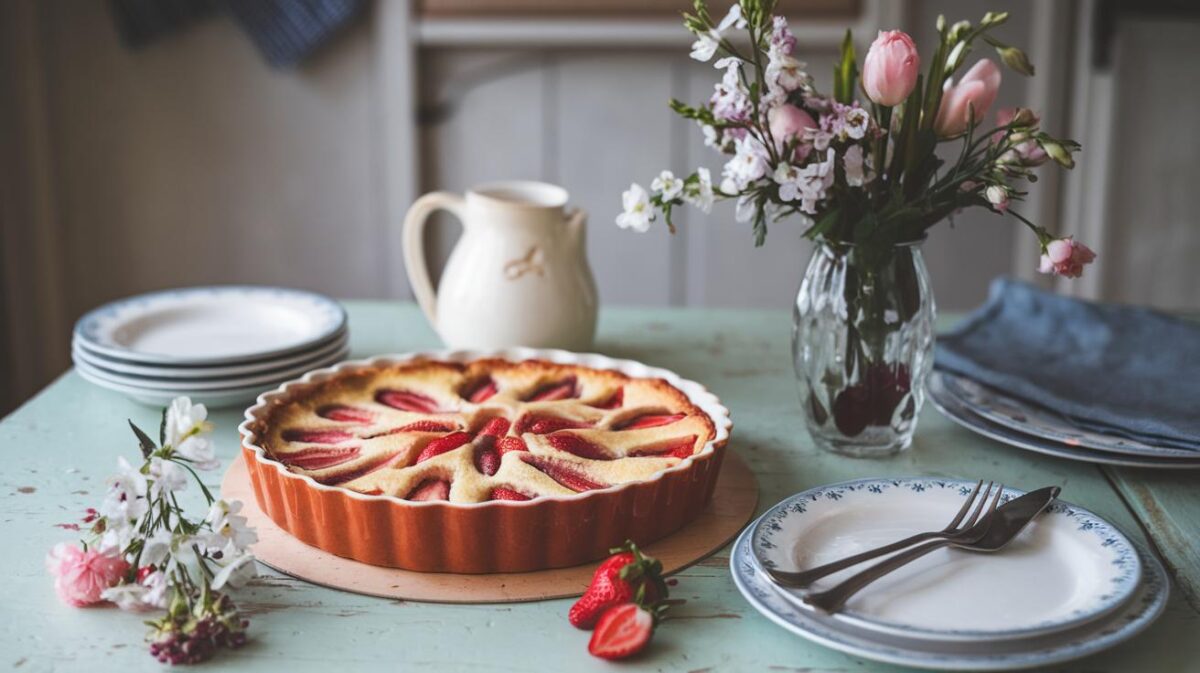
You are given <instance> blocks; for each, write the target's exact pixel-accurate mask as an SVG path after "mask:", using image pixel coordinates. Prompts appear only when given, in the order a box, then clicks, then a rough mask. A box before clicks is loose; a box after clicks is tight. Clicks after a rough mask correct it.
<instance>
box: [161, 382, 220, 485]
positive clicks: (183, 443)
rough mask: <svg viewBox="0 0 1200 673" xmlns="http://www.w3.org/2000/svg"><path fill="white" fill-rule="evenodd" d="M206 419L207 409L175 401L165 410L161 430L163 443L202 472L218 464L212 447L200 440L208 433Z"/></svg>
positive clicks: (182, 401)
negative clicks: (165, 414) (164, 418)
mask: <svg viewBox="0 0 1200 673" xmlns="http://www.w3.org/2000/svg"><path fill="white" fill-rule="evenodd" d="M207 419H208V409H207V408H206V407H205V406H204V405H203V404H192V401H191V399H189V398H187V397H176V398H175V399H174V400H171V406H170V407H168V408H167V416H166V424H165V426H164V428H163V430H164V435H165V441H166V443H167V444H168V445H169V446H170V447H171V448H172V449H174V451H175V453H176V454H178V455H179V456H180V457H182V458H186V459H187V460H189V461H191V462H193V463H195V464H196V467H198V468H200V469H202V470H211V469H215V468H216V467H217V466H218V465H219V464H220V463H219V462H218V461H217V459H216V457H215V456H214V455H213V448H212V443H211V442H210V441H209V440H208V438H207V437H204V436H203V435H204V434H206V433H208V432H209V431H210V430H211V429H212V426H211V424H210V423H208V420H207Z"/></svg>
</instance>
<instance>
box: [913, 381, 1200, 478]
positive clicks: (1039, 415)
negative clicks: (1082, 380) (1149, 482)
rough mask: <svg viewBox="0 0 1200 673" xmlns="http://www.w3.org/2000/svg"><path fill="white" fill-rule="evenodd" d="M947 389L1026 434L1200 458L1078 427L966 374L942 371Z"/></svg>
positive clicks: (1185, 451)
mask: <svg viewBox="0 0 1200 673" xmlns="http://www.w3.org/2000/svg"><path fill="white" fill-rule="evenodd" d="M937 375H938V376H939V377H940V378H941V381H942V384H943V385H944V386H945V388H946V392H947V393H949V394H950V395H953V396H955V397H957V398H958V399H959V400H960V401H961V402H962V403H963V404H965V405H966V406H967V407H968V408H969V409H970V410H971V411H972V412H973V413H974V414H975V415H977V416H981V417H983V418H985V419H987V420H989V421H991V422H992V423H995V424H997V425H1003V426H1005V427H1007V428H1009V429H1012V430H1015V431H1016V432H1019V433H1021V434H1024V435H1032V436H1034V437H1039V438H1041V439H1046V440H1049V441H1052V442H1061V443H1063V444H1066V445H1068V446H1077V447H1080V448H1084V449H1094V450H1097V451H1111V452H1114V453H1123V454H1129V455H1135V456H1145V457H1150V458H1187V459H1192V460H1200V451H1196V450H1194V449H1182V448H1178V447H1171V446H1157V445H1153V444H1147V443H1145V442H1141V441H1138V440H1136V439H1129V438H1126V437H1121V436H1118V435H1113V434H1104V433H1101V432H1096V431H1093V430H1089V429H1087V428H1083V427H1079V426H1077V425H1075V424H1073V423H1071V422H1070V421H1069V420H1067V419H1066V418H1065V417H1063V416H1061V415H1058V414H1055V413H1054V412H1052V411H1049V410H1047V409H1043V408H1041V407H1039V406H1037V405H1036V404H1030V403H1028V402H1024V401H1022V400H1020V399H1017V398H1015V397H1010V396H1008V395H1005V394H1004V393H1003V392H1001V391H999V390H995V389H993V388H989V387H987V386H985V385H983V384H981V383H978V382H976V381H973V380H971V379H969V378H967V377H965V376H958V375H957V374H953V373H951V372H947V371H939V372H938V373H937Z"/></svg>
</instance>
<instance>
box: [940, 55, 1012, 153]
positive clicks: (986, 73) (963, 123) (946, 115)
mask: <svg viewBox="0 0 1200 673" xmlns="http://www.w3.org/2000/svg"><path fill="white" fill-rule="evenodd" d="M999 89H1000V68H998V67H996V64H995V63H993V62H992V61H991V60H990V59H986V58H985V59H983V60H982V61H980V62H978V63H976V64H975V65H974V66H972V67H971V69H970V70H968V71H967V74H965V75H963V76H962V79H961V80H959V81H958V83H957V84H954V83H953V82H952V81H951V80H947V81H946V88H945V90H944V91H943V92H942V104H941V106H940V107H939V108H938V114H937V120H936V121H934V124H933V127H934V131H936V132H937V134H938V135H939V136H941V137H943V138H950V137H953V136H956V135H959V134H960V133H963V132H964V131H966V130H967V125H968V124H969V123H970V122H971V120H972V119H973V120H974V121H975V123H976V124H978V123H979V121H980V120H982V119H983V118H984V115H986V114H987V111H988V108H990V107H991V106H992V103H993V102H994V101H995V100H996V91H997V90H999Z"/></svg>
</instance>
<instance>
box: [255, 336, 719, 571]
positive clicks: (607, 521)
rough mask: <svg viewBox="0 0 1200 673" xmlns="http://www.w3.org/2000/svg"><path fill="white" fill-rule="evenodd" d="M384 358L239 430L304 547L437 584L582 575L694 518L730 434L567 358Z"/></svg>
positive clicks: (285, 398)
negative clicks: (439, 579) (513, 575)
mask: <svg viewBox="0 0 1200 673" xmlns="http://www.w3.org/2000/svg"><path fill="white" fill-rule="evenodd" d="M528 353H534V354H536V353H544V354H546V355H547V356H548V357H549V358H552V359H553V361H552V360H551V359H547V358H541V357H520V356H512V354H508V356H507V357H506V356H505V354H504V353H501V354H498V355H493V356H479V357H471V356H470V355H469V354H464V353H461V352H459V353H450V354H441V355H439V354H431V355H424V356H421V355H418V356H410V357H399V358H386V357H385V358H375V359H373V360H370V361H366V362H352V363H346V364H343V365H339V366H337V367H334V368H332V369H327V370H319V371H316V372H312V373H310V374H308V375H307V376H305V377H304V378H303V379H301V380H300V381H297V382H294V383H289V384H285V385H284V386H282V387H281V388H280V389H279V390H277V391H274V392H272V393H267V394H266V395H264V396H263V397H261V398H260V399H259V404H257V405H255V406H254V407H251V408H250V409H249V410H248V411H247V412H246V417H247V420H246V422H245V423H243V424H242V426H241V427H240V428H239V429H240V431H241V433H242V445H243V455H244V458H245V461H246V464H247V466H248V468H249V472H250V478H251V482H252V484H253V486H254V492H255V497H256V499H257V500H258V504H259V507H260V508H261V509H262V510H263V511H264V512H265V513H266V514H267V515H268V516H270V517H271V519H272V520H273V521H274V522H275V523H277V524H279V525H280V526H281V527H282V528H283V529H285V530H287V531H288V532H290V533H291V534H292V535H294V536H296V537H297V538H299V539H300V540H302V541H304V542H305V543H307V544H310V545H312V546H315V547H318V548H320V549H323V550H325V551H328V552H331V553H334V554H337V555H339V556H344V557H347V558H351V559H355V560H358V561H362V562H364V563H370V564H373V565H383V566H391V567H397V568H403V569H407V570H417V571H426V572H453V573H487V572H520V571H528V570H538V569H544V568H555V567H564V566H571V565H577V564H580V563H585V562H588V561H591V560H594V559H597V558H601V557H603V556H605V554H606V553H607V550H608V549H609V548H610V547H612V546H615V545H617V544H620V543H621V542H623V541H624V540H625V539H627V538H630V539H633V540H636V541H637V542H639V543H642V544H645V543H649V542H650V541H652V540H655V539H658V538H660V537H662V536H664V535H667V534H669V533H671V532H673V531H675V530H677V529H678V528H680V527H681V526H683V525H684V524H685V523H687V522H688V521H690V520H691V519H692V518H694V517H695V516H696V515H697V514H699V513H700V511H701V510H702V509H703V508H704V507H705V505H706V504H707V503H708V500H709V499H710V498H711V495H712V491H713V488H714V486H715V485H716V478H717V474H718V471H719V469H720V465H721V458H722V455H723V452H724V446H725V443H726V441H727V440H728V436H729V429H730V427H731V424H730V422H729V417H728V411H727V410H725V408H724V407H722V406H720V404H719V402H718V401H717V399H716V397H714V396H713V395H712V394H711V393H709V392H708V391H706V390H704V389H703V387H701V386H700V385H699V384H696V383H694V382H690V381H685V380H683V379H680V378H679V377H677V376H675V375H674V374H672V373H670V372H667V371H665V370H655V369H652V368H649V367H646V366H645V365H641V364H639V363H634V362H630V361H625V360H611V359H609V358H605V357H603V356H596V355H587V356H577V355H574V354H570V353H565V352H563V351H544V352H539V351H522V352H521V354H522V355H525V354H528Z"/></svg>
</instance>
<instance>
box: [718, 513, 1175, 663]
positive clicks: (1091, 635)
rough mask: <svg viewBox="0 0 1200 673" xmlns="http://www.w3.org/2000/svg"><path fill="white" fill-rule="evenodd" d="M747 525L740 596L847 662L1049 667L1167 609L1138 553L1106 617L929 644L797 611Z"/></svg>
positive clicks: (1162, 590)
mask: <svg viewBox="0 0 1200 673" xmlns="http://www.w3.org/2000/svg"><path fill="white" fill-rule="evenodd" d="M755 525H756V524H752V525H751V526H750V527H748V528H747V529H746V530H745V531H743V532H742V535H741V536H740V537H739V538H738V540H737V542H735V543H734V547H733V554H732V556H731V557H730V559H729V566H730V571H731V572H732V574H733V581H734V584H735V585H736V586H737V589H738V591H739V592H741V594H742V596H744V597H745V598H746V600H747V601H748V602H749V603H750V605H751V606H753V607H754V609H756V610H758V611H759V612H760V613H762V614H763V616H765V617H766V618H767V619H769V620H771V621H773V622H775V623H776V624H778V625H779V626H781V627H783V628H785V629H787V630H788V631H791V632H792V633H795V634H797V635H800V636H802V637H804V638H806V639H808V640H811V641H813V642H815V643H818V644H820V645H823V646H825V647H829V648H832V649H835V650H839V651H841V652H846V653H848V654H850V655H852V656H855V657H860V658H863V659H868V660H872V661H881V662H887V663H892V664H899V665H902V666H913V667H917V668H925V669H936V670H951V671H1002V670H1015V669H1021V668H1032V667H1035V666H1049V665H1052V664H1058V663H1062V662H1065V661H1072V660H1074V659H1079V658H1082V657H1086V656H1088V655H1091V654H1095V653H1097V652H1100V651H1102V650H1105V649H1108V648H1110V647H1113V646H1114V645H1117V644H1118V643H1121V642H1124V641H1126V640H1128V639H1130V638H1132V637H1133V636H1135V635H1137V634H1139V633H1141V632H1142V631H1143V630H1144V629H1145V628H1146V627H1148V626H1149V625H1150V624H1152V623H1153V622H1154V620H1156V619H1158V617H1159V616H1160V615H1161V614H1162V611H1163V609H1164V608H1165V607H1166V605H1167V598H1168V596H1169V585H1168V581H1167V575H1166V572H1165V571H1164V570H1163V567H1162V565H1161V564H1159V562H1158V561H1157V560H1156V559H1155V558H1154V557H1153V556H1152V555H1150V554H1149V553H1147V552H1146V551H1145V550H1144V549H1142V548H1140V547H1138V548H1137V553H1138V556H1139V559H1140V564H1141V565H1142V567H1143V568H1144V569H1145V572H1144V576H1143V579H1142V582H1141V584H1140V585H1139V587H1138V588H1137V590H1136V591H1135V593H1134V595H1133V597H1132V599H1131V600H1130V601H1128V602H1127V603H1125V605H1124V606H1122V607H1121V608H1120V609H1119V610H1117V611H1116V612H1114V613H1113V614H1111V615H1110V616H1108V617H1106V618H1103V619H1100V620H1096V621H1093V622H1089V623H1087V624H1085V625H1082V626H1080V627H1078V628H1075V629H1071V630H1068V631H1060V632H1057V633H1053V634H1049V635H1046V636H1043V637H1040V638H1032V639H1018V640H1002V641H993V642H984V643H974V642H966V643H964V642H961V641H949V642H941V643H939V642H932V641H925V640H917V639H908V638H903V637H900V636H893V635H888V634H883V633H877V632H873V631H865V630H862V629H859V628H858V627H856V626H854V625H852V624H846V623H844V622H841V621H838V620H836V619H834V618H832V617H830V616H828V615H821V614H816V613H813V612H812V611H809V610H805V609H802V608H800V607H797V606H796V604H795V602H794V601H793V600H789V598H787V597H785V596H784V594H783V593H782V592H780V591H778V587H777V586H776V585H774V584H772V583H771V582H770V580H768V579H767V577H766V575H764V574H763V573H762V572H761V571H760V570H759V569H758V567H757V564H756V563H755V561H754V557H753V554H752V552H751V550H750V537H751V535H752V531H753V530H754V527H755Z"/></svg>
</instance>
